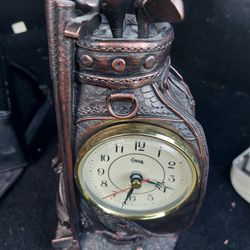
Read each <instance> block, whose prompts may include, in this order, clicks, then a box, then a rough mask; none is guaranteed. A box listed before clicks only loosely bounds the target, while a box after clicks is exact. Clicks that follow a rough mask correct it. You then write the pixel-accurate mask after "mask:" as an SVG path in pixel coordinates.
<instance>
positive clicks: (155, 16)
mask: <svg viewBox="0 0 250 250" xmlns="http://www.w3.org/2000/svg"><path fill="white" fill-rule="evenodd" d="M133 6H134V9H135V12H136V16H137V22H138V36H139V38H147V37H148V33H149V25H150V24H152V23H160V22H168V23H175V22H179V21H182V20H183V19H184V5H183V1H182V0H135V1H134V3H133Z"/></svg>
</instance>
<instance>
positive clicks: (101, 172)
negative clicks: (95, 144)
mask: <svg viewBox="0 0 250 250" xmlns="http://www.w3.org/2000/svg"><path fill="white" fill-rule="evenodd" d="M97 173H98V175H104V173H105V170H104V169H103V168H98V169H97Z"/></svg>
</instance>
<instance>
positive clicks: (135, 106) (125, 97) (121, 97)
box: [107, 93, 139, 119]
mask: <svg viewBox="0 0 250 250" xmlns="http://www.w3.org/2000/svg"><path fill="white" fill-rule="evenodd" d="M115 101H121V102H124V101H127V102H131V103H132V110H131V112H130V113H128V114H125V115H120V114H117V113H115V111H114V110H113V108H112V102H115ZM107 109H108V112H109V113H110V114H111V115H112V116H113V117H115V118H118V119H129V118H132V117H134V116H135V115H136V114H137V112H138V110H139V103H138V100H137V99H136V97H135V96H134V95H133V94H127V93H126V94H120V93H119V94H111V95H110V96H109V97H108V98H107Z"/></svg>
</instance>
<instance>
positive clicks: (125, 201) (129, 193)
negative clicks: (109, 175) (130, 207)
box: [122, 187, 134, 206]
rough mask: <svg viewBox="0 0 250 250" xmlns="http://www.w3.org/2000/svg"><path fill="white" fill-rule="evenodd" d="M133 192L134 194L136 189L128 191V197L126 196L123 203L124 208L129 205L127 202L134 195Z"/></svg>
mask: <svg viewBox="0 0 250 250" xmlns="http://www.w3.org/2000/svg"><path fill="white" fill-rule="evenodd" d="M133 192H134V188H133V187H131V188H130V190H129V191H128V193H127V196H126V198H125V200H124V202H123V203H122V206H125V205H126V204H127V201H128V199H129V198H130V196H131V195H132V193H133Z"/></svg>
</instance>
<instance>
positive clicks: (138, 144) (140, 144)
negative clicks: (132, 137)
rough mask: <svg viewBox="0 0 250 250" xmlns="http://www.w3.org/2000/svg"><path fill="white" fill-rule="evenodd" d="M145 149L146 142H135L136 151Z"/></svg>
mask: <svg viewBox="0 0 250 250" xmlns="http://www.w3.org/2000/svg"><path fill="white" fill-rule="evenodd" d="M145 147H146V142H140V141H136V142H135V150H136V151H145Z"/></svg>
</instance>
